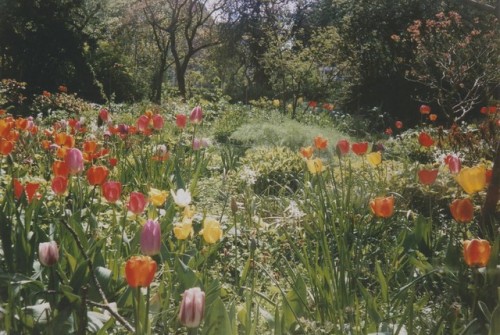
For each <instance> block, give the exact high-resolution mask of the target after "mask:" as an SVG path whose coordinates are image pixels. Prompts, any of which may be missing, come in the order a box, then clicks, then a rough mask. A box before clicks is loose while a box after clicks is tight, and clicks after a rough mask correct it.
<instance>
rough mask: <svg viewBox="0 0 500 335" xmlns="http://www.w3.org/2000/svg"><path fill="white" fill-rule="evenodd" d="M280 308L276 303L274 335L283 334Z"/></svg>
mask: <svg viewBox="0 0 500 335" xmlns="http://www.w3.org/2000/svg"><path fill="white" fill-rule="evenodd" d="M280 321H281V320H280V308H279V306H278V305H276V310H275V311H274V335H281V334H282V332H281V322H280Z"/></svg>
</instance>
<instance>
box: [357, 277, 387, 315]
mask: <svg viewBox="0 0 500 335" xmlns="http://www.w3.org/2000/svg"><path fill="white" fill-rule="evenodd" d="M358 287H359V289H360V290H361V294H362V295H363V298H364V299H365V301H366V309H367V311H368V314H369V315H370V317H371V318H372V320H373V321H374V322H375V323H376V324H379V323H380V321H381V320H382V317H381V316H380V312H379V310H378V307H377V303H376V302H375V299H373V296H372V295H371V294H370V293H369V292H368V290H367V289H366V288H365V287H364V286H363V284H361V283H360V282H359V281H358Z"/></svg>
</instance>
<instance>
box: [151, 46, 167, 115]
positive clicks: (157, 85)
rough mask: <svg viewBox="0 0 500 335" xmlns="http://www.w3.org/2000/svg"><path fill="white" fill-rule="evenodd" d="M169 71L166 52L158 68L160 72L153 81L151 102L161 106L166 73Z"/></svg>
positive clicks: (161, 57)
mask: <svg viewBox="0 0 500 335" xmlns="http://www.w3.org/2000/svg"><path fill="white" fill-rule="evenodd" d="M166 71H167V53H166V52H164V53H162V55H161V56H160V66H159V67H158V72H157V73H156V75H155V76H154V79H153V87H152V95H151V101H152V102H154V103H155V104H158V105H160V104H161V92H162V89H163V79H164V77H165V72H166Z"/></svg>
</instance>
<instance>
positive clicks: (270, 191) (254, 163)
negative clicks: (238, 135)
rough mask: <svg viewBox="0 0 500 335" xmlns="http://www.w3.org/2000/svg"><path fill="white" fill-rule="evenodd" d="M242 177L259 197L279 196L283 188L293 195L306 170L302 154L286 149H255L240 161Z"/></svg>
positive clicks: (249, 151)
mask: <svg viewBox="0 0 500 335" xmlns="http://www.w3.org/2000/svg"><path fill="white" fill-rule="evenodd" d="M241 166H242V167H243V168H242V169H241V170H240V174H239V175H240V178H241V179H242V180H243V181H244V182H245V183H247V184H248V185H252V186H253V190H254V192H255V193H257V194H266V195H276V194H279V193H280V192H281V191H283V189H286V190H287V191H289V192H294V191H295V190H296V189H297V187H298V186H299V182H298V180H300V179H302V178H301V177H300V176H301V174H302V172H303V170H304V162H303V161H302V158H301V157H300V156H299V154H298V153H297V152H295V151H292V150H290V149H289V148H287V147H265V146H260V147H255V148H252V149H249V150H247V152H246V154H245V156H244V157H243V158H242V159H241Z"/></svg>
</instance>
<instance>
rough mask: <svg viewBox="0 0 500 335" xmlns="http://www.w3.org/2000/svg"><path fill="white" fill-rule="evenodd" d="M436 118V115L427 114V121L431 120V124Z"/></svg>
mask: <svg viewBox="0 0 500 335" xmlns="http://www.w3.org/2000/svg"><path fill="white" fill-rule="evenodd" d="M437 118H438V116H437V115H436V114H429V120H431V121H432V122H434V121H436V120H437Z"/></svg>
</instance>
